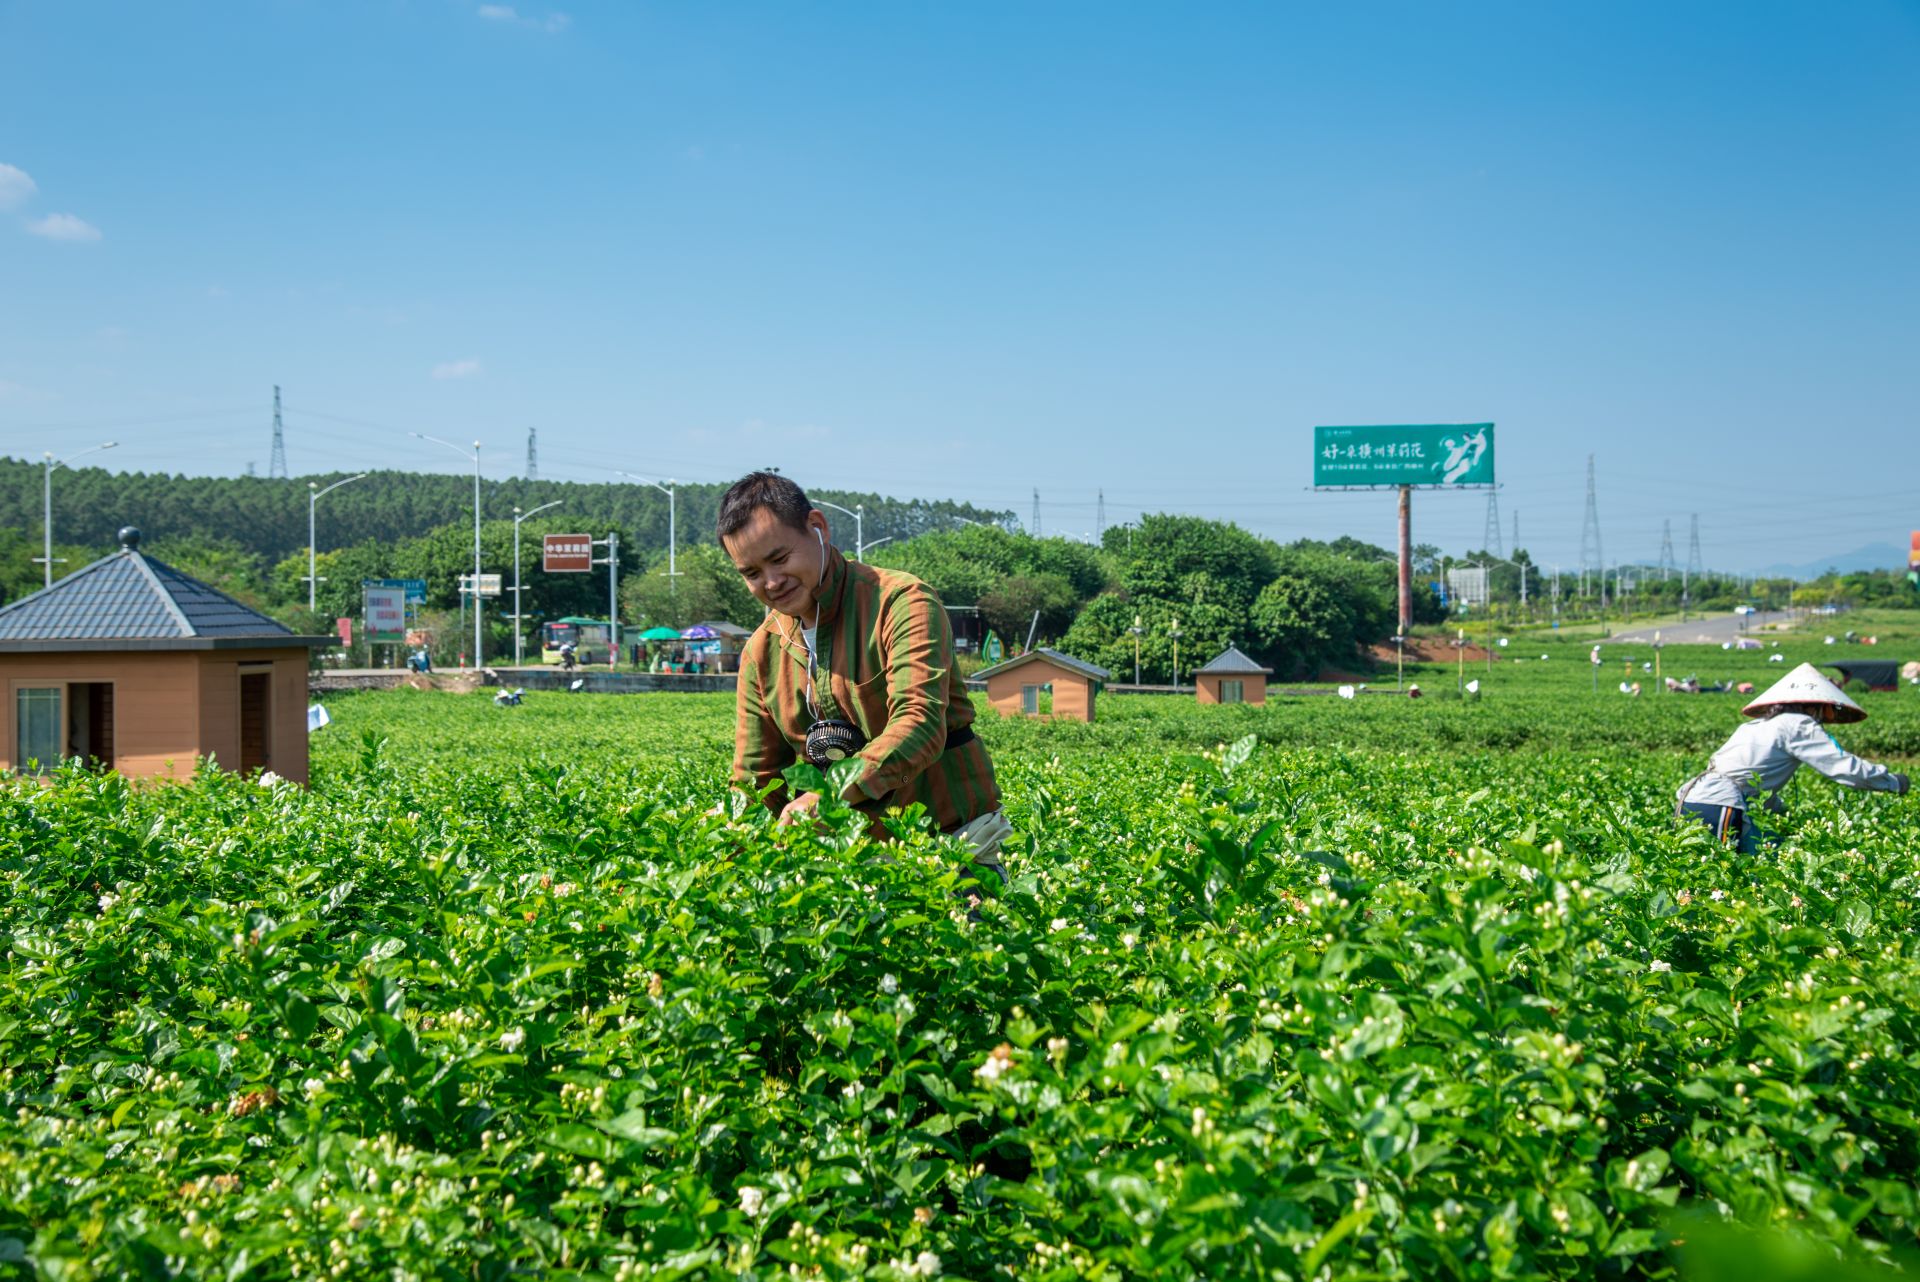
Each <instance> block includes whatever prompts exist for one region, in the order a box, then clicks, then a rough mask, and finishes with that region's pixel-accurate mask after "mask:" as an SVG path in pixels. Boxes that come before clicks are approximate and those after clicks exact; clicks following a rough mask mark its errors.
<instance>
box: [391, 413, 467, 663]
mask: <svg viewBox="0 0 1920 1282" xmlns="http://www.w3.org/2000/svg"><path fill="white" fill-rule="evenodd" d="M408 435H410V436H416V437H418V438H419V439H421V440H423V441H432V442H433V443H434V444H435V445H444V446H446V447H447V448H448V449H450V450H452V451H453V452H454V453H455V454H458V455H459V456H460V457H461V458H464V459H472V460H473V666H474V667H476V668H477V667H479V666H481V659H482V655H481V653H480V442H478V441H475V442H474V443H473V453H471V454H469V453H467V452H466V451H465V450H463V449H461V448H460V447H459V446H458V445H455V444H454V443H453V442H452V441H443V440H441V439H440V438H439V437H437V436H428V435H427V434H426V433H425V432H411V433H408Z"/></svg>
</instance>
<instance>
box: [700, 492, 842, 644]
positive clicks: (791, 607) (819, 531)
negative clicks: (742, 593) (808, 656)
mask: <svg viewBox="0 0 1920 1282" xmlns="http://www.w3.org/2000/svg"><path fill="white" fill-rule="evenodd" d="M816 535H817V536H818V537H817V538H816ZM827 535H828V530H827V518H826V517H825V516H824V515H823V514H822V513H821V512H820V510H819V509H818V508H816V509H814V510H813V511H811V512H809V513H807V524H806V528H805V529H798V530H796V529H795V528H794V527H793V526H791V525H787V524H786V523H784V522H783V521H781V520H780V518H779V517H777V516H775V515H774V514H773V511H772V509H770V508H764V507H763V508H757V509H755V511H754V513H753V516H752V517H750V518H749V519H748V521H747V523H746V524H745V525H743V526H741V527H740V528H739V529H738V530H736V531H735V532H734V533H732V534H730V535H728V536H727V537H726V538H724V539H722V540H721V545H722V546H723V547H725V548H726V550H727V555H728V556H729V557H731V558H732V559H733V566H734V568H735V569H736V570H738V571H740V577H741V578H743V579H745V580H746V582H747V591H749V592H751V593H753V599H754V600H756V601H758V602H759V603H760V604H761V605H764V606H766V607H767V608H768V609H771V610H778V611H780V613H782V614H786V615H791V616H792V617H794V618H796V619H799V620H800V621H801V622H802V623H804V622H806V620H807V619H808V618H809V617H810V616H811V615H812V614H813V609H814V603H813V594H814V591H815V589H817V588H818V587H819V586H820V578H821V576H822V575H823V574H825V573H826V568H827V557H826V549H825V547H824V544H825V543H826V542H827V541H828V539H827Z"/></svg>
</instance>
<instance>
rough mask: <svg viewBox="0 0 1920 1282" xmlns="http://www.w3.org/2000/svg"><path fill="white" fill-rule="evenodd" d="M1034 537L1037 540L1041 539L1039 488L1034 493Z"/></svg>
mask: <svg viewBox="0 0 1920 1282" xmlns="http://www.w3.org/2000/svg"><path fill="white" fill-rule="evenodd" d="M1033 537H1034V538H1036V539H1037V538H1039V537H1040V491H1039V489H1038V488H1036V489H1035V490H1034V491H1033Z"/></svg>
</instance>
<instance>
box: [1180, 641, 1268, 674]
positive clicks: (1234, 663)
mask: <svg viewBox="0 0 1920 1282" xmlns="http://www.w3.org/2000/svg"><path fill="white" fill-rule="evenodd" d="M1201 673H1209V674H1211V675H1214V676H1222V675H1224V676H1230V677H1231V676H1238V675H1240V674H1242V673H1245V674H1247V675H1249V676H1251V675H1253V674H1254V673H1264V674H1266V675H1268V676H1272V675H1273V669H1272V668H1263V667H1261V666H1260V665H1259V664H1257V663H1255V662H1254V661H1253V660H1252V659H1249V658H1248V657H1247V656H1246V655H1244V654H1242V653H1240V647H1239V646H1234V645H1230V646H1228V647H1227V648H1226V649H1224V650H1222V651H1221V652H1220V653H1219V654H1217V655H1215V656H1214V658H1213V661H1212V662H1211V663H1209V664H1207V665H1206V666H1205V667H1203V668H1196V669H1194V674H1195V675H1196V676H1198V675H1199V674H1201Z"/></svg>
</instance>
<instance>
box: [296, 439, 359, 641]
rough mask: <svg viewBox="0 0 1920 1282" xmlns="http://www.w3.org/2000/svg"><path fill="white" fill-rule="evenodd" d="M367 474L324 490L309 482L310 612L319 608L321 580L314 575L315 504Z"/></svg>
mask: <svg viewBox="0 0 1920 1282" xmlns="http://www.w3.org/2000/svg"><path fill="white" fill-rule="evenodd" d="M367 475H368V474H367V473H365V472H362V473H360V475H358V476H349V477H348V478H347V479H346V480H344V481H335V482H334V483H333V484H332V485H329V486H328V487H327V488H326V489H324V490H323V489H321V488H320V482H318V481H308V482H307V613H308V614H312V613H313V612H314V611H315V610H316V609H318V608H319V607H318V606H317V604H316V603H315V592H316V590H317V589H318V588H319V585H320V580H319V579H318V578H316V577H315V575H314V547H313V505H314V504H316V503H318V502H319V501H320V500H321V499H322V498H324V497H326V496H327V495H329V494H331V493H333V492H334V491H335V490H337V489H339V488H340V487H341V486H343V485H351V484H353V483H354V482H355V481H364V480H366V479H367Z"/></svg>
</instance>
